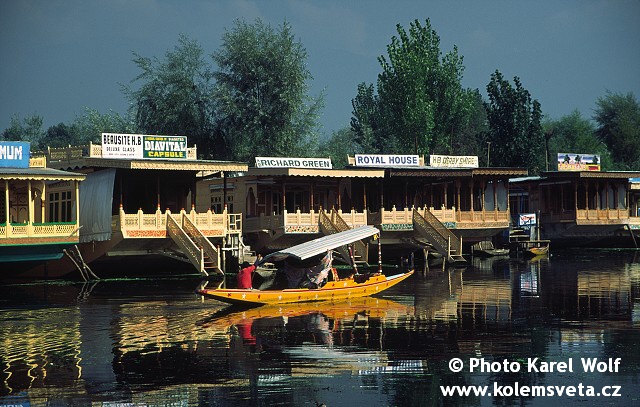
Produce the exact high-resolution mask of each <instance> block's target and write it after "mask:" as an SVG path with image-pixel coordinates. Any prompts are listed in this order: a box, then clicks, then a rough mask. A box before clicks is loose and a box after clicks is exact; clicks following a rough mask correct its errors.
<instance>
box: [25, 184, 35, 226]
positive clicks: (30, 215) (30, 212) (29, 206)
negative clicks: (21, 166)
mask: <svg viewBox="0 0 640 407" xmlns="http://www.w3.org/2000/svg"><path fill="white" fill-rule="evenodd" d="M27 193H28V201H27V212H28V213H27V219H28V222H29V224H30V225H33V212H34V208H33V191H31V180H30V179H28V180H27Z"/></svg>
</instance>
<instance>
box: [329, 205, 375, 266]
mask: <svg viewBox="0 0 640 407" xmlns="http://www.w3.org/2000/svg"><path fill="white" fill-rule="evenodd" d="M319 224H320V232H322V234H324V235H332V234H334V233H338V232H344V231H346V230H349V229H351V227H349V225H348V224H347V222H345V221H344V219H342V217H341V216H340V215H339V214H338V213H337V212H336V211H331V212H329V213H327V212H326V211H324V210H321V211H320V216H319ZM367 246H368V245H367V244H365V243H364V242H362V241H361V240H358V241H357V242H354V243H353V252H354V253H353V258H354V260H355V262H356V263H357V264H362V265H368V262H369V250H368V247H367ZM337 252H338V255H339V258H340V260H342V261H344V262H345V263H347V264H351V256H350V254H349V250H348V248H346V247H344V246H342V247H339V248H338V249H337Z"/></svg>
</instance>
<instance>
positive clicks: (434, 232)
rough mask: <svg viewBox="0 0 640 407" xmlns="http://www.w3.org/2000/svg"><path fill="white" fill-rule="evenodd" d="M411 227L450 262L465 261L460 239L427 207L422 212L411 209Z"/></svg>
mask: <svg viewBox="0 0 640 407" xmlns="http://www.w3.org/2000/svg"><path fill="white" fill-rule="evenodd" d="M413 229H414V230H417V231H418V232H419V233H420V234H421V235H422V236H423V237H425V238H426V239H427V240H428V241H429V243H431V244H432V245H433V247H434V248H435V249H436V250H437V251H438V253H440V254H442V255H443V256H445V257H446V259H447V261H449V262H452V263H466V260H465V258H464V257H463V256H462V239H458V237H457V236H456V235H454V234H453V233H452V232H451V231H450V230H449V229H448V228H447V227H446V226H445V225H443V224H442V222H440V221H439V220H438V218H436V217H435V216H434V215H433V214H432V213H431V212H430V211H429V210H428V209H424V211H422V213H421V212H420V211H418V210H417V209H414V210H413Z"/></svg>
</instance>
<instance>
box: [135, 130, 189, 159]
mask: <svg viewBox="0 0 640 407" xmlns="http://www.w3.org/2000/svg"><path fill="white" fill-rule="evenodd" d="M143 141H144V145H143V147H144V149H143V155H142V156H143V158H159V159H167V158H171V159H181V160H186V159H187V138H186V137H185V136H144V140H143Z"/></svg>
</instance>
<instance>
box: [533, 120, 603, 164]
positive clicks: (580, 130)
mask: <svg viewBox="0 0 640 407" xmlns="http://www.w3.org/2000/svg"><path fill="white" fill-rule="evenodd" d="M543 127H544V134H545V139H546V140H547V143H548V151H547V153H548V158H549V163H548V164H549V165H548V170H552V171H553V170H555V169H556V168H555V162H556V161H557V160H556V158H557V156H558V153H586V154H596V155H599V156H600V160H601V162H600V165H601V168H602V169H603V170H611V169H612V165H613V164H612V158H611V153H610V152H609V150H608V149H607V146H606V145H605V144H604V143H603V142H602V141H601V140H600V139H599V138H598V137H597V136H596V129H595V126H594V124H593V123H592V122H591V121H590V120H588V119H586V118H584V117H582V115H581V114H580V112H579V111H577V110H575V111H573V112H572V113H571V114H569V115H567V116H563V117H561V118H560V119H558V120H549V121H546V122H545V123H544V125H543Z"/></svg>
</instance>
